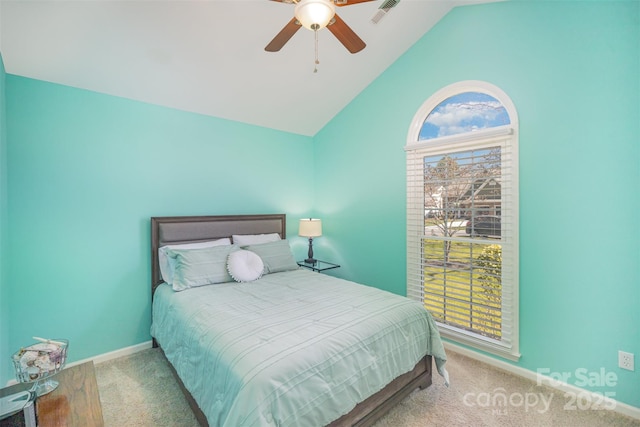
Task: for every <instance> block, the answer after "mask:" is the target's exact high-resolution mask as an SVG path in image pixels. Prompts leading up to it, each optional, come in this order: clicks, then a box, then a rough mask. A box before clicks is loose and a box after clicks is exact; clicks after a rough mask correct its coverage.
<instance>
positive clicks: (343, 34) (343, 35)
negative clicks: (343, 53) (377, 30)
mask: <svg viewBox="0 0 640 427" xmlns="http://www.w3.org/2000/svg"><path fill="white" fill-rule="evenodd" d="M333 18H334V19H335V21H334V22H333V23H332V24H329V26H328V27H327V28H328V29H329V31H331V32H332V33H333V35H334V36H336V38H337V39H338V40H340V43H342V44H343V45H344V47H346V48H347V50H348V51H349V52H351V53H357V52H360V51H361V50H362V49H364V48H365V46H366V44H365V42H363V41H362V39H361V38H360V37H358V35H357V34H356V33H354V32H353V30H352V29H351V27H349V26H348V25H347V24H346V23H345V22H344V21H343V20H342V18H340V17H339V16H338V14H337V13H336V14H335V15H334V16H333Z"/></svg>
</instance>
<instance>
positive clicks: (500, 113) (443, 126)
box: [419, 92, 511, 140]
mask: <svg viewBox="0 0 640 427" xmlns="http://www.w3.org/2000/svg"><path fill="white" fill-rule="evenodd" d="M509 123H511V122H510V120H509V115H508V114H507V110H506V109H505V108H504V106H503V105H502V104H501V103H500V101H498V100H497V99H495V98H494V97H492V96H491V95H487V94H485V93H479V92H465V93H461V94H458V95H454V96H452V97H450V98H447V99H445V100H444V101H442V102H441V103H440V104H438V106H437V107H436V108H434V109H433V111H431V113H429V115H428V116H427V118H426V120H425V121H424V123H423V124H422V128H421V129H420V135H419V140H425V139H433V138H438V137H441V136H448V135H457V134H460V133H466V132H472V131H474V130H479V129H488V128H492V127H497V126H503V125H507V124H509Z"/></svg>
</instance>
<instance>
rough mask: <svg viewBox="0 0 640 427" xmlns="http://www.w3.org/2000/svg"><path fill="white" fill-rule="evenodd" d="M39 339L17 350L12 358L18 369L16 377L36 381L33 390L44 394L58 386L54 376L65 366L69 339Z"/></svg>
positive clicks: (26, 381)
mask: <svg viewBox="0 0 640 427" xmlns="http://www.w3.org/2000/svg"><path fill="white" fill-rule="evenodd" d="M38 340H39V341H40V342H38V343H35V344H31V345H29V346H27V347H23V348H21V349H20V350H18V351H17V352H15V353H14V354H13V356H11V360H13V366H14V368H15V369H16V379H17V380H18V381H19V382H21V383H34V384H33V387H32V388H31V391H32V392H34V393H36V395H37V396H43V395H45V394H47V393H51V392H52V391H53V390H55V389H56V387H58V382H57V381H55V380H53V379H52V377H53V376H54V375H55V374H57V373H58V372H60V371H61V370H62V369H63V368H64V365H65V363H66V361H67V349H68V348H69V341H68V340H65V339H56V340H48V339H38Z"/></svg>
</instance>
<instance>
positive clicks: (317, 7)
mask: <svg viewBox="0 0 640 427" xmlns="http://www.w3.org/2000/svg"><path fill="white" fill-rule="evenodd" d="M271 1H277V2H280V3H294V4H295V5H296V8H295V10H294V17H293V18H292V19H291V21H289V23H288V24H287V25H285V26H284V28H283V29H282V30H280V32H279V33H278V34H277V35H276V36H275V37H274V38H273V40H271V42H270V43H269V44H268V45H267V46H266V47H265V48H264V50H266V51H267V52H278V51H279V50H280V49H282V47H283V46H284V45H285V44H286V43H287V42H288V41H289V39H290V38H291V37H293V35H294V34H295V33H296V32H297V31H298V30H299V29H300V27H305V28H307V29H309V30H311V31H314V32H316V35H317V31H318V30H321V29H323V28H324V27H327V28H328V29H329V31H331V33H333V35H334V36H336V38H337V39H338V40H339V41H340V43H342V44H343V45H344V47H346V48H347V50H348V51H349V52H351V53H357V52H360V51H361V50H362V49H364V48H365V46H366V44H365V43H364V42H363V41H362V39H361V38H360V37H358V35H357V34H356V33H355V32H354V31H353V30H352V29H351V28H350V27H349V26H348V25H347V24H346V23H345V22H344V21H343V20H342V18H340V17H339V16H338V14H337V13H335V6H338V7H342V6H350V5H352V4H357V3H365V2H369V1H373V0H271Z"/></svg>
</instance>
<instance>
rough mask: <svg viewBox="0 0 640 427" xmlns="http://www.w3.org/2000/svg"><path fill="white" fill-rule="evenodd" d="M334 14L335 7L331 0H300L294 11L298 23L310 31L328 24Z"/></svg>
mask: <svg viewBox="0 0 640 427" xmlns="http://www.w3.org/2000/svg"><path fill="white" fill-rule="evenodd" d="M335 14H336V8H335V6H334V4H333V1H331V0H301V1H300V2H299V3H298V4H297V5H296V9H295V11H294V15H295V17H296V19H297V20H298V21H299V22H300V24H301V25H302V26H303V27H305V28H306V29H308V30H311V31H316V30H319V29H322V28H324V27H326V26H327V25H329V22H330V21H331V18H333V15H335Z"/></svg>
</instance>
